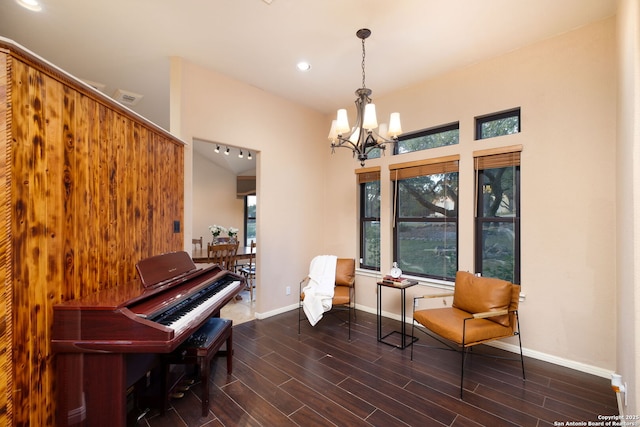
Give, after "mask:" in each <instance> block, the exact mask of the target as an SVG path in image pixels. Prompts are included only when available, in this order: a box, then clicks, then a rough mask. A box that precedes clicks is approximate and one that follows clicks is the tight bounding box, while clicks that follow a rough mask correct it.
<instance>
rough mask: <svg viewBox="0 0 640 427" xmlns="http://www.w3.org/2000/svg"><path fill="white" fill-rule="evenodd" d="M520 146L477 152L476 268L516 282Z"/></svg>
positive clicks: (491, 275)
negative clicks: (496, 151) (498, 150)
mask: <svg viewBox="0 0 640 427" xmlns="http://www.w3.org/2000/svg"><path fill="white" fill-rule="evenodd" d="M508 150H514V151H511V152H509V151H508ZM520 150H521V147H515V149H514V147H510V148H505V149H501V150H500V151H503V152H498V153H495V152H492V151H491V150H486V151H484V152H478V153H474V158H475V160H474V163H475V170H476V198H477V199H476V200H477V203H476V212H477V216H476V242H475V245H476V250H475V265H476V271H477V272H479V273H481V274H482V275H483V276H487V277H496V278H499V279H503V280H508V281H510V282H512V283H520Z"/></svg>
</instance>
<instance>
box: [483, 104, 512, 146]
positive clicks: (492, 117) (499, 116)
mask: <svg viewBox="0 0 640 427" xmlns="http://www.w3.org/2000/svg"><path fill="white" fill-rule="evenodd" d="M510 117H517V118H518V131H517V132H515V133H520V132H522V117H521V111H520V107H517V108H512V109H510V110H505V111H501V112H498V113H491V114H487V115H484V116H478V117H476V126H475V140H476V141H479V140H483V139H490V138H497V137H499V136H505V135H513V134H506V133H505V134H500V135H493V136H483V135H482V125H483V124H485V123H489V122H494V121H498V120H503V119H508V118H510Z"/></svg>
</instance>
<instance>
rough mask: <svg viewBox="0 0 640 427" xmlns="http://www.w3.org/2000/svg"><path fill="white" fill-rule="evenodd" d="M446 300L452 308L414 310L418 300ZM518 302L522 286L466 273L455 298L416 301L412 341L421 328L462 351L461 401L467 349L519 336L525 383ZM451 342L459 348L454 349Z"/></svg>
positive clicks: (460, 273) (458, 280) (461, 275)
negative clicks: (450, 301)
mask: <svg viewBox="0 0 640 427" xmlns="http://www.w3.org/2000/svg"><path fill="white" fill-rule="evenodd" d="M446 296H453V303H452V305H451V307H442V308H433V309H422V310H416V309H415V307H416V305H417V300H420V299H422V298H433V297H437V298H440V297H446ZM519 298H520V286H519V285H516V284H513V283H510V282H507V281H505V280H500V279H495V278H490V277H477V276H475V275H474V274H472V273H468V272H464V271H458V272H457V273H456V283H455V290H454V292H453V293H452V294H439V295H425V296H417V297H414V304H413V307H414V312H413V326H412V328H411V336H412V338H413V337H415V329H416V324H418V325H420V326H422V327H423V328H424V329H425V330H426V331H429V332H430V333H429V335H431V336H432V337H434V338H435V339H437V340H438V341H440V342H442V343H443V344H445V345H447V346H449V347H451V348H456V347H457V348H458V349H460V350H461V353H462V365H461V369H460V398H462V391H463V381H464V361H465V356H466V354H467V352H468V351H467V350H468V349H470V348H471V347H473V346H475V345H478V344H482V343H486V342H489V341H494V340H499V339H503V338H507V337H512V336H517V337H518V344H519V348H520V363H521V365H522V379H523V380H524V378H525V373H524V358H523V356H522V340H521V339H520V324H519V319H518V302H519ZM420 329H422V328H420ZM440 338H444V340H442V339H440ZM445 340H446V341H445ZM451 342H452V343H454V344H455V345H456V346H455V347H454V346H451V345H450V343H451ZM411 360H413V346H411Z"/></svg>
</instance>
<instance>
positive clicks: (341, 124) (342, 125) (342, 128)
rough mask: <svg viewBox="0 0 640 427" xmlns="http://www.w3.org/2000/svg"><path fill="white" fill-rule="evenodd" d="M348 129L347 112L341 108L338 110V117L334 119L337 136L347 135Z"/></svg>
mask: <svg viewBox="0 0 640 427" xmlns="http://www.w3.org/2000/svg"><path fill="white" fill-rule="evenodd" d="M350 129H351V128H350V127H349V118H348V117H347V110H345V109H344V108H341V109H339V110H338V117H337V119H336V132H338V135H344V134H346V133H348V132H349V130H350Z"/></svg>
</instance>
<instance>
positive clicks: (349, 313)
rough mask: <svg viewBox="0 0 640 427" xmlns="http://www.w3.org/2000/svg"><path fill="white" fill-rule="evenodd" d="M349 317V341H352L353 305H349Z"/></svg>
mask: <svg viewBox="0 0 640 427" xmlns="http://www.w3.org/2000/svg"><path fill="white" fill-rule="evenodd" d="M354 311H355V310H354ZM347 315H348V316H349V341H351V304H349V309H348V310H347Z"/></svg>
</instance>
